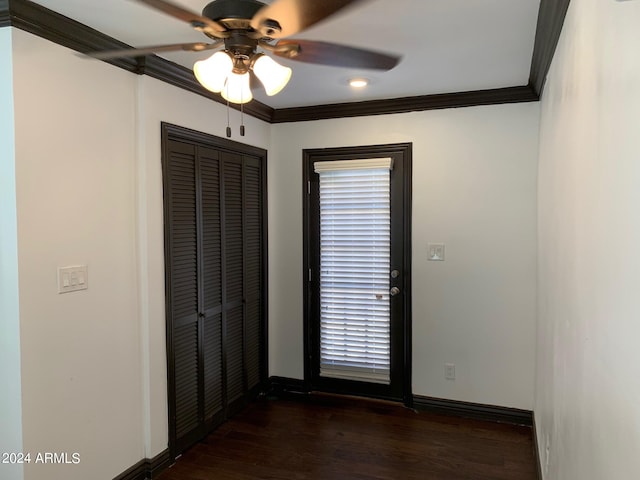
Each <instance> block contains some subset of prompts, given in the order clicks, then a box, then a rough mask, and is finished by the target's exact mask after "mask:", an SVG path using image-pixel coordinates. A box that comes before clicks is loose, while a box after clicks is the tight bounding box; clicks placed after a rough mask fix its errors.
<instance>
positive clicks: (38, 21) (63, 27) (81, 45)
mask: <svg viewBox="0 0 640 480" xmlns="http://www.w3.org/2000/svg"><path fill="white" fill-rule="evenodd" d="M0 26H13V27H15V28H19V29H20V30H24V31H26V32H29V33H32V34H34V35H37V36H39V37H42V38H44V39H46V40H49V41H51V42H54V43H57V44H58V45H62V46H64V47H67V48H70V49H72V50H75V51H77V52H80V53H86V52H94V51H100V50H116V49H122V48H132V47H131V46H130V45H127V44H126V43H123V42H120V41H118V40H116V39H115V38H113V37H110V36H108V35H105V34H104V33H101V32H99V31H97V30H95V29H93V28H90V27H87V26H86V25H83V24H82V23H80V22H77V21H75V20H72V19H70V18H68V17H65V16H64V15H60V14H59V13H56V12H54V11H52V10H49V9H48V8H45V7H43V6H41V5H38V4H36V3H33V2H30V1H28V0H0ZM104 61H105V62H107V63H110V64H112V65H115V66H116V67H119V68H122V69H124V70H127V71H129V72H132V73H135V74H138V75H148V76H150V77H153V78H156V79H158V80H162V81H164V82H167V83H169V84H171V85H174V86H176V87H179V88H182V89H184V90H187V91H189V92H191V93H196V94H198V95H200V96H203V97H206V98H208V99H210V100H213V101H215V102H218V103H220V104H223V105H226V102H225V101H224V100H223V99H222V98H221V97H220V96H219V95H216V94H214V93H212V92H209V91H208V90H206V89H205V88H203V87H202V86H201V85H200V83H198V81H197V80H196V78H195V77H194V75H193V72H192V71H191V70H190V69H188V68H185V67H183V66H182V65H178V64H176V63H173V62H170V61H169V60H165V59H164V58H160V57H158V56H157V55H146V56H144V57H137V58H116V59H110V60H104ZM231 107H232V108H235V109H239V108H240V107H239V106H237V105H231ZM244 112H245V113H246V114H247V115H251V116H253V117H255V118H258V119H260V120H264V121H266V122H270V121H271V117H272V115H273V108H271V107H269V106H268V105H265V104H263V103H260V102H258V101H253V102H251V103H249V104H246V105H245V106H244Z"/></svg>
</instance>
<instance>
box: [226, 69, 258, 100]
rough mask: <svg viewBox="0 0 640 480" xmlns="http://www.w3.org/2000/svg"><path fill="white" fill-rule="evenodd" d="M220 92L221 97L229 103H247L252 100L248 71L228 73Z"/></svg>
mask: <svg viewBox="0 0 640 480" xmlns="http://www.w3.org/2000/svg"><path fill="white" fill-rule="evenodd" d="M221 93H222V98H224V99H225V100H228V101H229V102H231V103H247V102H250V101H251V100H253V94H252V93H251V86H250V85H249V73H243V74H237V73H233V72H232V73H230V74H229V76H228V77H227V83H226V84H225V86H224V88H223V89H222V92H221Z"/></svg>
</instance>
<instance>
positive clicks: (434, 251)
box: [427, 243, 444, 262]
mask: <svg viewBox="0 0 640 480" xmlns="http://www.w3.org/2000/svg"><path fill="white" fill-rule="evenodd" d="M427 252H428V258H429V260H431V261H436V262H442V261H444V243H428V244H427Z"/></svg>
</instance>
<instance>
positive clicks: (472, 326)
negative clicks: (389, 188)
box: [268, 103, 539, 409]
mask: <svg viewBox="0 0 640 480" xmlns="http://www.w3.org/2000/svg"><path fill="white" fill-rule="evenodd" d="M538 118H539V107H538V104H536V103H529V104H517V105H501V106H489V107H474V108H462V109H452V110H438V111H430V112H420V113H411V114H402V115H390V116H375V117H365V118H354V119H340V120H324V121H317V122H303V123H298V124H280V125H274V126H273V128H272V131H273V135H272V140H271V144H272V150H271V152H270V162H269V187H268V188H269V321H270V325H269V351H270V374H271V375H278V376H285V377H293V378H298V379H300V378H303V334H302V329H303V308H302V298H303V297H302V149H304V148H322V147H338V146H349V145H371V144H382V143H397V142H413V212H414V213H413V219H412V223H413V238H412V242H413V265H412V269H413V279H412V282H413V393H414V394H418V395H428V396H434V397H440V398H448V399H456V400H465V401H471V402H479V403H485V404H495V405H503V406H509V407H517V408H525V409H531V407H532V400H533V381H534V332H535V290H536V280H535V279H536V260H535V259H536V168H537V166H536V160H537V148H538ZM427 242H443V243H445V244H446V252H447V259H446V261H445V262H427V260H426V246H427ZM445 363H454V364H455V365H456V376H457V378H456V380H455V381H453V382H452V381H447V380H445V378H444V364H445Z"/></svg>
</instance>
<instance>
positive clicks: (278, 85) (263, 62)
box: [253, 54, 291, 96]
mask: <svg viewBox="0 0 640 480" xmlns="http://www.w3.org/2000/svg"><path fill="white" fill-rule="evenodd" d="M253 72H254V73H255V74H256V76H257V77H258V78H259V79H260V81H261V82H262V85H264V90H265V92H266V93H267V95H269V96H272V95H275V94H276V93H278V92H279V91H280V90H282V89H283V88H284V87H285V86H286V85H287V83H288V82H289V79H290V78H291V69H290V68H289V67H285V66H282V65H280V64H279V63H278V62H276V61H275V60H273V59H272V58H271V57H267V56H266V55H262V54H261V55H260V56H259V57H258V59H257V60H256V61H255V62H254V63H253Z"/></svg>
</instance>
